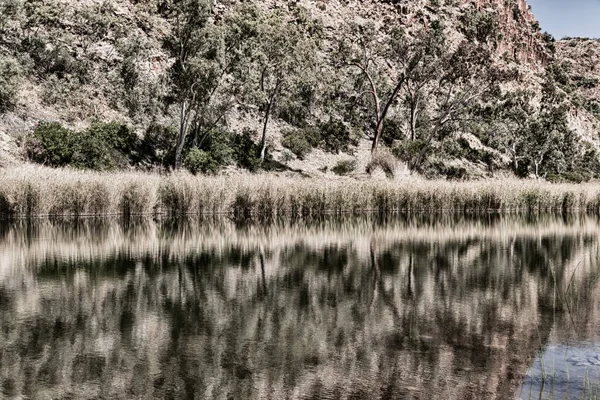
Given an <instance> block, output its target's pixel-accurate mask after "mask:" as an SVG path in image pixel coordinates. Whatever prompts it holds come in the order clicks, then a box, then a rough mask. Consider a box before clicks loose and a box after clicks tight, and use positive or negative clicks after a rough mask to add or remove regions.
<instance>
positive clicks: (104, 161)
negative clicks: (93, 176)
mask: <svg viewBox="0 0 600 400" xmlns="http://www.w3.org/2000/svg"><path fill="white" fill-rule="evenodd" d="M112 150H113V149H111V147H110V146H109V144H108V143H107V142H106V141H104V140H103V138H102V137H101V136H95V135H94V134H93V132H90V131H84V132H82V133H80V134H78V135H77V138H76V141H75V144H74V146H73V155H72V157H71V162H70V165H71V166H73V167H75V168H81V169H93V170H97V171H104V170H110V169H113V168H115V167H116V166H117V164H118V163H117V161H116V159H117V158H118V156H119V153H118V152H117V151H112Z"/></svg>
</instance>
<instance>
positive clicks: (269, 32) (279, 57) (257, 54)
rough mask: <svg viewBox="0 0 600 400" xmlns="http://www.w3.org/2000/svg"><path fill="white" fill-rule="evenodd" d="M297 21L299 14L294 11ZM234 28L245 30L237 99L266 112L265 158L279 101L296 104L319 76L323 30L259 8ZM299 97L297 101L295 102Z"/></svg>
mask: <svg viewBox="0 0 600 400" xmlns="http://www.w3.org/2000/svg"><path fill="white" fill-rule="evenodd" d="M296 11H297V12H296V17H298V13H301V10H300V9H298V10H296ZM228 24H229V25H230V29H235V30H237V31H242V32H246V34H245V41H244V46H243V54H244V59H243V62H242V64H243V66H244V67H243V68H241V69H238V70H237V72H238V74H237V75H236V76H235V78H236V80H238V81H239V82H240V83H241V90H240V91H239V92H238V99H239V100H240V101H241V103H242V104H243V105H244V106H246V107H257V108H258V111H259V112H260V113H261V114H262V133H261V139H260V155H259V156H260V159H261V160H264V159H265V156H266V148H267V137H268V126H269V121H270V119H271V117H272V116H273V114H274V113H275V112H276V110H277V106H278V104H279V103H280V102H284V101H286V102H295V101H296V102H297V101H299V100H298V99H299V98H300V96H299V95H298V94H299V92H301V91H302V90H303V89H304V88H306V87H307V86H310V85H307V82H312V81H314V79H315V75H316V74H317V68H318V62H317V51H318V48H319V40H320V38H319V31H318V29H315V23H314V22H313V23H309V24H307V23H306V21H303V22H302V23H297V22H296V21H291V20H289V18H287V17H286V15H284V14H282V13H280V12H279V11H264V10H262V9H260V8H258V7H256V6H246V7H242V8H240V9H239V10H238V11H237V13H235V14H234V15H233V16H232V18H231V19H230V20H229V21H228ZM297 98H298V99H297Z"/></svg>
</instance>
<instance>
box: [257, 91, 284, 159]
mask: <svg viewBox="0 0 600 400" xmlns="http://www.w3.org/2000/svg"><path fill="white" fill-rule="evenodd" d="M279 87H280V84H279V82H277V85H275V89H274V90H273V93H272V94H271V96H270V97H269V103H268V104H267V109H266V111H265V121H264V123H263V130H262V138H261V139H260V161H261V162H264V161H265V157H266V156H267V127H268V125H269V118H270V117H271V111H272V109H273V103H275V99H276V98H277V94H278V93H279Z"/></svg>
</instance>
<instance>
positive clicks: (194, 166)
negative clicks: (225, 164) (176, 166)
mask: <svg viewBox="0 0 600 400" xmlns="http://www.w3.org/2000/svg"><path fill="white" fill-rule="evenodd" d="M183 166H184V167H185V168H186V169H187V170H188V171H190V172H191V173H192V174H194V175H196V174H198V173H200V172H202V173H215V172H217V171H218V170H219V169H220V167H221V165H219V163H218V162H217V161H216V160H215V159H214V158H213V157H212V155H211V154H210V153H209V152H207V151H204V150H200V149H199V148H197V147H192V149H191V150H190V151H189V152H188V153H187V155H186V156H185V158H184V159H183Z"/></svg>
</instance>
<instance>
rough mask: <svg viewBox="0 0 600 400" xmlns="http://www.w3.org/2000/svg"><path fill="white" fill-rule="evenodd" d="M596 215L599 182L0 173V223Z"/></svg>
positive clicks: (34, 169) (36, 170) (30, 169)
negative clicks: (89, 219) (144, 218)
mask: <svg viewBox="0 0 600 400" xmlns="http://www.w3.org/2000/svg"><path fill="white" fill-rule="evenodd" d="M577 212H579V213H599V212H600V183H598V182H595V183H585V184H554V183H548V182H543V181H535V180H518V179H490V180H480V181H466V182H454V181H441V180H437V181H428V180H424V179H419V178H414V179H408V180H376V179H371V180H356V179H353V178H338V179H331V180H328V179H318V178H301V177H283V176H278V175H275V174H266V173H265V174H250V173H248V174H241V175H238V176H224V175H218V176H200V175H198V176H194V175H191V174H188V173H172V174H169V175H158V174H152V173H145V172H128V171H122V172H102V173H99V172H91V171H81V170H72V169H54V168H47V167H39V166H32V165H25V166H21V167H9V168H4V169H1V170H0V218H3V219H7V218H28V219H32V218H52V217H76V218H85V217H108V216H113V217H115V216H121V217H125V218H127V219H129V218H132V217H134V216H149V217H161V218H162V217H168V218H173V217H185V216H211V215H220V216H232V217H234V218H235V219H244V218H254V217H260V218H274V217H282V218H291V217H307V216H319V215H346V214H394V213H402V214H419V213H432V214H452V213H464V214H467V215H485V214H495V213H502V214H511V213H553V214H559V213H577Z"/></svg>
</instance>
